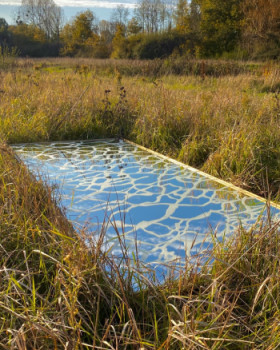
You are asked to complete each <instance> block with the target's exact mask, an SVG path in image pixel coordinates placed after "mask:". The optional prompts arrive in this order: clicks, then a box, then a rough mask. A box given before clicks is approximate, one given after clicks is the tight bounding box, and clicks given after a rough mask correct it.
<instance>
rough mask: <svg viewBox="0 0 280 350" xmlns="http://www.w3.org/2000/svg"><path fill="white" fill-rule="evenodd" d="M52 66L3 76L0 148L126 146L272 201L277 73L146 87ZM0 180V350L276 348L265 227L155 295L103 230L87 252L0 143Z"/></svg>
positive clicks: (275, 248)
mask: <svg viewBox="0 0 280 350" xmlns="http://www.w3.org/2000/svg"><path fill="white" fill-rule="evenodd" d="M59 62H60V63H59ZM59 62H57V61H56V62H55V63H54V62H45V63H44V62H42V61H36V62H34V61H18V62H17V64H16V65H15V66H12V67H9V69H6V70H5V71H2V72H1V86H0V90H1V92H0V99H1V104H0V134H1V139H2V140H6V141H7V142H10V143H11V142H24V141H43V140H55V139H60V140H62V139H70V138H71V139H74V138H93V137H101V136H125V137H128V138H130V139H132V140H134V141H137V142H138V143H142V144H144V145H145V146H149V147H152V148H154V149H156V150H159V151H161V152H163V153H168V154H170V155H172V156H173V157H176V158H180V159H182V160H184V161H186V162H188V163H190V164H192V165H195V166H197V167H201V168H203V169H204V170H206V171H208V172H210V173H212V174H214V175H218V176H220V177H223V178H225V179H230V180H232V181H233V182H235V183H237V184H241V185H242V186H243V187H246V188H251V189H254V190H255V191H256V192H262V191H263V188H267V190H270V189H271V190H273V191H274V194H276V193H277V189H278V184H279V182H278V181H279V151H280V148H279V147H280V143H279V117H280V114H279V113H280V103H279V94H278V93H277V91H278V90H279V84H280V82H279V72H278V70H277V69H278V68H277V66H272V65H267V67H266V68H265V67H258V66H257V65H256V67H255V66H253V68H252V69H253V72H252V74H248V72H247V73H246V74H245V73H244V72H239V73H238V74H237V75H236V74H234V75H225V74H221V75H222V76H220V77H217V76H216V77H215V75H207V74H201V72H200V73H198V75H197V76H194V75H190V76H181V77H178V76H176V77H175V76H173V75H167V76H160V77H155V76H153V75H152V74H150V73H148V72H147V73H146V74H143V76H138V75H134V74H132V73H127V75H122V74H121V72H120V69H117V68H116V67H115V68H114V69H115V71H114V70H112V69H111V68H110V69H111V70H110V76H106V69H107V68H106V67H107V66H106V65H105V63H104V65H105V66H102V68H98V69H94V68H93V67H92V66H91V65H90V64H89V62H88V61H87V63H85V62H83V65H82V64H80V63H79V66H77V63H76V62H73V63H72V61H68V63H67V65H66V63H65V62H64V61H59ZM63 62H64V63H65V66H63V64H64V63H63ZM98 64H100V63H98ZM102 64H103V63H102ZM102 64H101V65H102ZM125 64H126V66H125V67H127V69H128V70H129V69H131V70H132V71H133V72H134V70H133V69H134V68H133V67H132V68H131V66H129V64H128V63H127V62H126V63H125ZM133 64H134V63H133ZM145 64H146V65H147V67H151V66H149V63H147V62H146V63H145ZM154 64H158V63H157V62H153V63H151V65H154ZM139 65H140V64H139ZM216 65H218V63H216ZM20 67H21V68H20ZM247 68H248V67H247ZM264 68H265V69H264ZM216 71H217V70H216ZM131 75H133V76H131ZM217 75H218V74H217ZM266 170H267V171H266ZM266 177H267V178H266ZM0 180H1V182H0V218H1V219H0V348H1V349H19V350H26V349H36V350H37V349H68V350H69V349H147V350H148V349H158V350H159V349H167V350H173V349H271V350H272V349H277V348H278V347H279V341H280V339H279V338H280V329H279V324H280V290H279V288H280V281H279V261H280V245H279V227H278V224H275V223H273V221H271V220H269V219H268V220H267V222H266V223H263V222H259V223H258V224H257V225H256V226H255V227H254V228H252V229H251V230H250V231H249V232H245V231H244V230H243V229H242V227H240V228H239V230H237V232H236V233H234V234H233V235H232V237H233V238H232V239H231V240H230V241H227V242H222V243H219V242H214V248H213V250H212V251H211V252H208V255H207V256H208V258H207V259H205V256H204V259H203V260H202V261H201V262H200V265H199V266H198V267H197V266H195V265H193V264H190V262H189V261H188V258H186V266H185V269H184V270H183V271H181V273H180V274H179V277H178V275H177V278H174V276H173V278H170V279H168V280H167V281H166V283H165V284H163V285H160V284H159V283H157V282H156V281H155V279H154V276H153V273H152V271H150V270H149V269H148V268H145V267H144V266H143V265H141V263H140V262H138V261H136V262H132V261H130V260H129V259H128V257H127V256H126V254H124V257H123V259H121V260H118V259H114V258H112V257H110V256H109V255H108V254H107V253H106V252H105V251H104V250H103V249H102V239H103V234H105V231H104V230H102V229H101V231H100V232H101V233H100V236H99V240H98V241H97V242H96V241H93V240H91V239H90V238H89V237H87V235H86V233H85V232H81V233H80V234H77V233H76V232H74V231H73V228H72V227H71V225H70V224H69V223H68V222H67V220H66V219H65V217H64V215H63V212H62V211H61V209H59V207H58V205H57V203H56V199H55V198H54V197H53V194H52V189H51V188H49V187H48V186H47V185H46V184H45V183H44V182H43V181H38V180H35V179H34V177H33V176H32V175H30V174H29V172H28V171H27V169H26V168H25V166H24V165H23V164H21V163H20V162H18V161H17V160H16V159H15V157H14V154H13V153H12V152H11V151H10V149H9V148H8V147H7V146H5V145H2V146H1V148H0ZM263 182H265V186H263ZM267 184H269V186H267ZM116 234H117V233H116ZM124 252H125V249H124ZM210 262H211V264H210Z"/></svg>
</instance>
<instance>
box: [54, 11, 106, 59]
mask: <svg viewBox="0 0 280 350" xmlns="http://www.w3.org/2000/svg"><path fill="white" fill-rule="evenodd" d="M97 31H98V28H97V24H96V17H95V15H94V14H93V12H91V11H90V10H87V11H85V12H81V13H80V14H78V15H77V16H76V17H75V18H74V19H73V21H72V22H71V23H68V24H66V25H65V26H64V28H63V30H62V32H61V39H62V42H63V48H62V49H61V53H62V55H66V56H77V55H78V56H90V55H91V53H92V51H93V47H94V45H95V44H96V43H97V41H98V39H99V38H98V35H97Z"/></svg>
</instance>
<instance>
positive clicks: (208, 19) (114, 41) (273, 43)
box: [0, 0, 280, 59]
mask: <svg viewBox="0 0 280 350" xmlns="http://www.w3.org/2000/svg"><path fill="white" fill-rule="evenodd" d="M0 44H1V48H2V50H3V48H4V47H6V48H7V47H8V48H12V47H13V48H14V47H16V48H17V49H18V52H19V54H20V55H22V56H32V57H41V56H79V57H95V58H108V57H113V58H140V59H153V58H158V57H159V58H162V57H167V56H170V55H175V56H177V55H185V56H189V57H197V58H204V57H225V58H260V59H262V58H263V59H265V58H270V59H275V58H278V57H279V56H280V1H279V0H227V1H224V0H177V1H176V2H174V1H173V0H139V2H138V5H137V7H136V8H135V10H134V13H133V15H131V14H130V13H129V11H128V9H127V8H125V7H124V6H123V5H119V6H117V7H116V9H115V10H114V11H113V14H112V16H111V19H110V20H98V19H97V17H96V15H95V14H94V13H93V12H92V11H90V10H87V11H85V12H81V13H79V14H77V15H76V16H75V17H74V18H73V19H72V20H71V21H69V22H67V23H64V20H63V11H62V9H61V8H60V7H59V6H57V5H56V4H55V2H54V1H53V0H22V4H21V6H20V8H19V10H18V13H17V18H16V24H15V25H8V24H7V22H6V21H5V19H3V18H0Z"/></svg>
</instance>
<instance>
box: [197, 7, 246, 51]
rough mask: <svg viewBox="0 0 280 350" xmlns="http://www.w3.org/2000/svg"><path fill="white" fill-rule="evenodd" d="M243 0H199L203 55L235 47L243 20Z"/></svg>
mask: <svg viewBox="0 0 280 350" xmlns="http://www.w3.org/2000/svg"><path fill="white" fill-rule="evenodd" d="M242 1H243V0H226V1H225V0H200V1H199V3H200V10H201V24H200V29H201V36H202V43H201V49H202V52H203V54H204V55H205V56H215V55H220V54H222V53H223V52H230V51H232V50H234V48H235V47H236V45H237V43H238V41H239V39H240V36H241V28H242V21H243V17H244V16H243V12H242V11H241V3H242Z"/></svg>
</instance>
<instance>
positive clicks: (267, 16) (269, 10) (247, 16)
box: [242, 0, 280, 58]
mask: <svg viewBox="0 0 280 350" xmlns="http://www.w3.org/2000/svg"><path fill="white" fill-rule="evenodd" d="M242 10H243V13H244V23H243V28H242V31H243V45H244V46H245V47H246V48H247V50H248V51H249V52H250V53H251V54H253V55H256V56H257V55H264V56H265V55H269V56H271V58H273V57H277V56H279V55H280V1H279V0H244V2H243V4H242ZM268 51H269V52H268Z"/></svg>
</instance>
